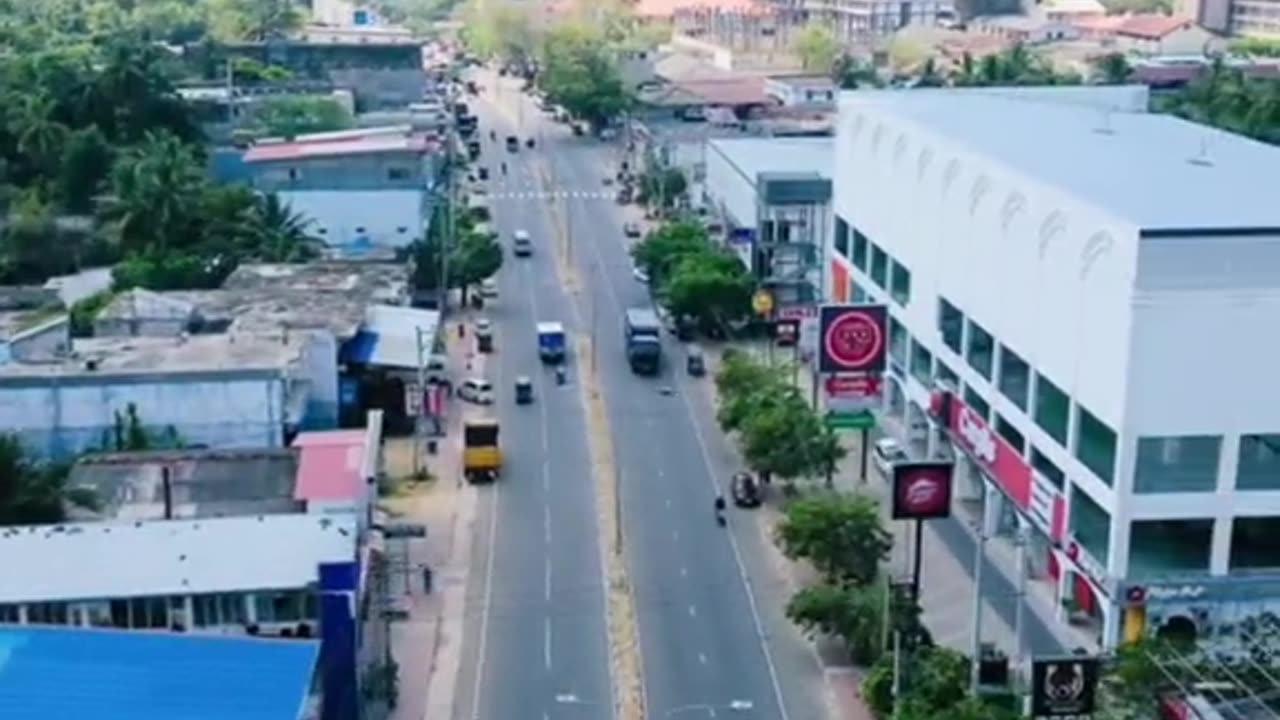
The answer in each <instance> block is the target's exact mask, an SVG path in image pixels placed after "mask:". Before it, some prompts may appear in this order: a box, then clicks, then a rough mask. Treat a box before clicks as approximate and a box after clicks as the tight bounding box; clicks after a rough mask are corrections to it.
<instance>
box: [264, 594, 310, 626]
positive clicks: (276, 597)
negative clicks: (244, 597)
mask: <svg viewBox="0 0 1280 720" xmlns="http://www.w3.org/2000/svg"><path fill="white" fill-rule="evenodd" d="M254 604H255V607H256V609H257V615H258V622H260V623H281V622H298V621H299V620H302V619H303V613H304V612H305V608H304V607H303V601H302V593H300V592H296V591H295V592H261V593H257V594H256V595H255V596H254Z"/></svg>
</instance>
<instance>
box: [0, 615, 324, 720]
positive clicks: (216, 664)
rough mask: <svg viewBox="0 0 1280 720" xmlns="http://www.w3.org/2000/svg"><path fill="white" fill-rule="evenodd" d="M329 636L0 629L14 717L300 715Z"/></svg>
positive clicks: (210, 719)
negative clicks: (284, 637) (323, 643)
mask: <svg viewBox="0 0 1280 720" xmlns="http://www.w3.org/2000/svg"><path fill="white" fill-rule="evenodd" d="M318 653H319V644H318V643H317V642H315V641H306V640H266V639H256V638H225V637H212V636H199V635H184V634H168V633H141V632H126V631H118V630H92V629H75V628H51V627H20V626H2V627H0V718H4V720H56V719H58V718H93V719H94V720H174V719H175V718H182V720H226V718H236V720H298V717H299V716H300V715H301V714H302V711H303V706H304V703H305V702H306V699H307V695H308V693H309V692H310V687H311V678H312V674H313V673H314V671H315V665H316V658H317V655H318Z"/></svg>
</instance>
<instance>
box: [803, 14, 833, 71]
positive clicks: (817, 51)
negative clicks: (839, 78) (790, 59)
mask: <svg viewBox="0 0 1280 720" xmlns="http://www.w3.org/2000/svg"><path fill="white" fill-rule="evenodd" d="M791 46H792V49H793V50H794V51H795V53H796V55H798V56H799V57H800V64H801V65H802V66H803V67H804V69H805V70H816V71H819V72H824V73H825V72H827V71H829V70H831V69H832V66H833V65H834V64H835V61H836V58H837V57H839V55H840V43H839V42H837V41H836V36H835V34H833V33H832V32H831V28H830V27H828V26H827V25H824V24H821V23H809V24H808V25H806V26H804V27H803V28H801V30H800V32H798V33H796V36H795V38H794V39H793V40H792V45H791Z"/></svg>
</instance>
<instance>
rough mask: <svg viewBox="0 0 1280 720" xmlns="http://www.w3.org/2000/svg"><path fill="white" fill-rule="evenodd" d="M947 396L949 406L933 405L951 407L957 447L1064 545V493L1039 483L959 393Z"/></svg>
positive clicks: (1027, 466)
mask: <svg viewBox="0 0 1280 720" xmlns="http://www.w3.org/2000/svg"><path fill="white" fill-rule="evenodd" d="M947 395H949V396H950V397H949V402H941V401H940V400H939V399H935V401H934V402H933V403H931V404H932V405H934V406H935V407H943V406H946V405H950V411H951V417H950V419H949V423H948V424H949V427H950V430H951V437H952V439H953V440H954V441H955V443H956V444H957V445H959V446H960V447H962V448H964V449H965V451H967V452H968V454H969V456H970V457H972V458H973V459H974V461H976V462H977V463H978V464H979V465H981V466H982V468H983V470H985V471H986V473H987V474H988V475H990V476H991V477H992V478H994V479H995V481H996V483H998V484H999V485H1000V487H1001V488H1002V489H1003V490H1004V493H1005V494H1006V495H1008V496H1009V497H1010V498H1011V499H1012V500H1013V501H1014V502H1015V503H1017V505H1018V509H1019V510H1021V511H1022V512H1023V513H1024V514H1025V515H1027V516H1028V517H1029V518H1031V520H1032V521H1033V522H1035V524H1036V525H1038V526H1039V527H1040V529H1041V530H1042V531H1044V532H1045V533H1047V534H1048V535H1049V537H1050V538H1052V539H1053V540H1054V542H1061V541H1062V535H1063V530H1064V529H1065V525H1066V512H1067V507H1066V500H1065V499H1064V498H1063V497H1062V493H1061V492H1058V491H1057V489H1056V488H1052V486H1051V485H1049V484H1048V483H1046V482H1041V483H1036V481H1035V479H1034V476H1033V473H1032V470H1031V466H1030V465H1028V464H1027V461H1026V460H1023V459H1022V454H1021V453H1019V452H1018V451H1017V449H1016V448H1014V447H1013V446H1012V445H1010V444H1009V443H1008V441H1006V440H1005V439H1004V438H1002V437H1000V435H999V434H998V433H996V431H995V430H993V429H992V428H991V426H990V425H988V424H987V421H986V420H984V419H982V417H981V416H980V415H978V414H977V413H975V412H974V411H973V410H971V409H970V408H969V406H968V405H965V404H964V401H963V400H961V399H960V398H959V397H956V395H955V393H947ZM1046 485H1049V488H1050V489H1051V491H1052V492H1051V495H1052V497H1051V499H1049V502H1048V503H1045V502H1044V500H1045V498H1044V495H1045V494H1046V490H1045V486H1046ZM1033 488H1034V490H1035V491H1036V492H1035V494H1036V496H1037V497H1036V498H1035V500H1036V501H1037V502H1034V503H1033V501H1032V500H1033V497H1032V495H1033ZM1045 504H1047V505H1049V506H1050V507H1051V508H1052V509H1051V510H1050V511H1049V512H1048V513H1045V512H1044V511H1043V509H1042V508H1043V506H1044V505H1045ZM1046 514H1047V515H1048V517H1046Z"/></svg>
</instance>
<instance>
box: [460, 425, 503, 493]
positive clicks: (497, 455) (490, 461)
mask: <svg viewBox="0 0 1280 720" xmlns="http://www.w3.org/2000/svg"><path fill="white" fill-rule="evenodd" d="M501 470H502V448H501V447H500V446H499V445H498V421H497V420H496V419H493V418H477V419H473V420H467V421H466V422H465V423H464V424H463V428H462V472H463V475H464V477H466V479H467V482H470V483H481V482H493V481H494V480H497V479H498V475H499V473H500V472H501Z"/></svg>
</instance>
